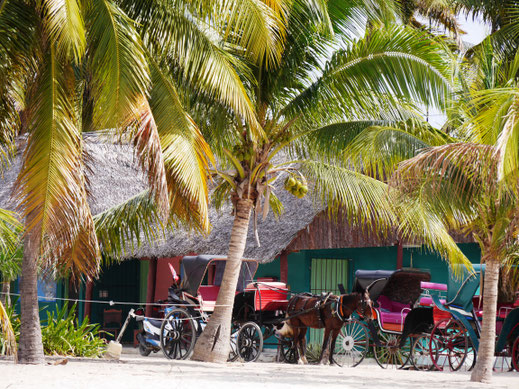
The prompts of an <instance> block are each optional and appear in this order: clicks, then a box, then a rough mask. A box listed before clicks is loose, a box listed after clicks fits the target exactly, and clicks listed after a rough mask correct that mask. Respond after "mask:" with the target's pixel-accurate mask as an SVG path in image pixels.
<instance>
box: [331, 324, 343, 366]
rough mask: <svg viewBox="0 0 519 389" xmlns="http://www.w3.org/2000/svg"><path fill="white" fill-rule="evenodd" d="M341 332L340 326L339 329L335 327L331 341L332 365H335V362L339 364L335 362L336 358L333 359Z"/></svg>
mask: <svg viewBox="0 0 519 389" xmlns="http://www.w3.org/2000/svg"><path fill="white" fill-rule="evenodd" d="M340 332H341V328H340V327H339V328H338V329H334V330H333V331H332V340H331V342H330V365H333V364H336V365H338V363H337V362H335V360H334V359H333V353H334V351H335V343H336V342H337V337H338V336H339V333H340Z"/></svg>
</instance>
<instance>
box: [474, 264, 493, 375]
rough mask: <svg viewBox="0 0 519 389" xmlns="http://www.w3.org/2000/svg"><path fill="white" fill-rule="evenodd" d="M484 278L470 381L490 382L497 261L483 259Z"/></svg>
mask: <svg viewBox="0 0 519 389" xmlns="http://www.w3.org/2000/svg"><path fill="white" fill-rule="evenodd" d="M485 263H486V267H485V280H484V288H483V322H482V323H481V338H480V340H479V349H478V353H477V361H476V366H475V367H474V370H473V371H472V375H471V376H470V380H471V381H475V382H486V383H490V381H491V379H492V368H493V366H494V350H495V342H496V311H497V292H498V281H499V262H498V261H496V260H495V259H488V260H486V261H485Z"/></svg>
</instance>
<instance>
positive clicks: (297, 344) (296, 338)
mask: <svg viewBox="0 0 519 389" xmlns="http://www.w3.org/2000/svg"><path fill="white" fill-rule="evenodd" d="M300 325H301V323H297V325H296V323H294V329H293V331H294V337H293V338H292V339H294V347H295V349H296V351H297V354H298V358H297V364H298V365H302V364H303V363H304V361H303V359H302V358H301V351H300V348H301V345H300V343H301V340H300V339H299V334H300V332H301V328H299V326H300Z"/></svg>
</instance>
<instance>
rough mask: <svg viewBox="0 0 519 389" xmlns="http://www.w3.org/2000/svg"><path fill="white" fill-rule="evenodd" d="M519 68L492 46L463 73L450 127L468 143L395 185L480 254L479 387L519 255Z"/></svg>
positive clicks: (404, 170) (433, 151)
mask: <svg viewBox="0 0 519 389" xmlns="http://www.w3.org/2000/svg"><path fill="white" fill-rule="evenodd" d="M518 69H519V55H517V54H516V57H515V59H514V60H513V61H511V62H508V61H506V59H505V57H502V56H500V55H499V54H498V53H496V52H495V51H494V50H493V48H492V44H491V42H489V41H487V42H484V43H482V44H481V45H480V47H479V48H478V50H477V51H476V52H475V54H474V57H473V58H472V60H471V61H470V63H469V64H468V66H466V67H465V71H464V72H463V73H460V74H465V77H464V79H463V80H462V82H461V84H462V85H463V86H464V89H463V93H461V94H460V96H459V99H458V100H457V102H456V109H455V110H454V111H453V112H454V113H455V114H454V115H453V116H452V117H451V123H450V124H448V125H447V127H450V128H451V129H453V131H455V132H456V133H457V135H458V136H460V137H461V138H460V139H461V141H458V142H457V143H451V144H446V145H442V146H436V147H432V148H430V149H426V151H424V152H422V153H420V154H418V155H417V156H415V157H413V158H411V159H409V160H407V161H405V162H403V163H401V164H400V165H399V167H398V170H397V171H396V173H395V175H394V176H393V179H392V186H394V187H396V188H398V189H399V190H400V191H402V192H403V193H405V194H406V196H410V197H412V198H415V199H417V201H420V202H423V205H424V206H427V207H429V208H430V209H431V212H433V213H435V214H437V215H438V217H439V218H441V219H442V220H444V221H445V223H446V227H447V228H450V229H454V230H458V231H465V232H467V233H471V234H472V236H473V237H474V239H475V240H476V241H477V242H478V244H479V246H480V248H481V255H482V258H481V261H482V262H483V263H485V264H486V269H485V275H484V288H483V322H482V328H481V339H480V345H479V349H478V358H477V363H476V366H475V368H474V370H473V372H472V376H471V380H473V381H478V382H490V380H491V377H492V368H493V360H494V350H495V336H496V332H495V324H496V323H495V322H496V309H497V296H498V281H499V275H500V269H502V270H501V273H502V274H501V276H502V278H504V279H506V275H507V273H509V272H510V269H511V265H512V264H514V262H515V261H516V258H517V251H518V250H519V246H518V244H517V239H516V237H517V231H518V228H519V224H518V223H519V213H518V212H517V209H518V207H519V203H518V200H517V198H518V197H517V190H518V188H519V187H518V183H519V181H518V180H519V177H518V175H517V174H518V173H517V172H518V164H519V158H518V155H519V154H518V141H517V139H519V138H518V137H519V132H518V124H519V122H518V120H517V114H518V107H519V104H518V103H519V100H518V96H519V93H518V91H519V89H518V83H517V82H518V80H517V72H518ZM451 113H452V112H451ZM451 142H453V140H451Z"/></svg>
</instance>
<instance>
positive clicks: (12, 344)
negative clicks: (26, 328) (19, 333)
mask: <svg viewBox="0 0 519 389" xmlns="http://www.w3.org/2000/svg"><path fill="white" fill-rule="evenodd" d="M0 324H1V329H2V333H3V337H4V338H5V346H6V354H7V355H14V358H15V361H16V354H17V345H16V336H15V334H14V330H13V326H12V325H11V321H10V320H9V316H8V315H7V312H6V311H5V308H4V305H3V304H2V302H1V301H0Z"/></svg>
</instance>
